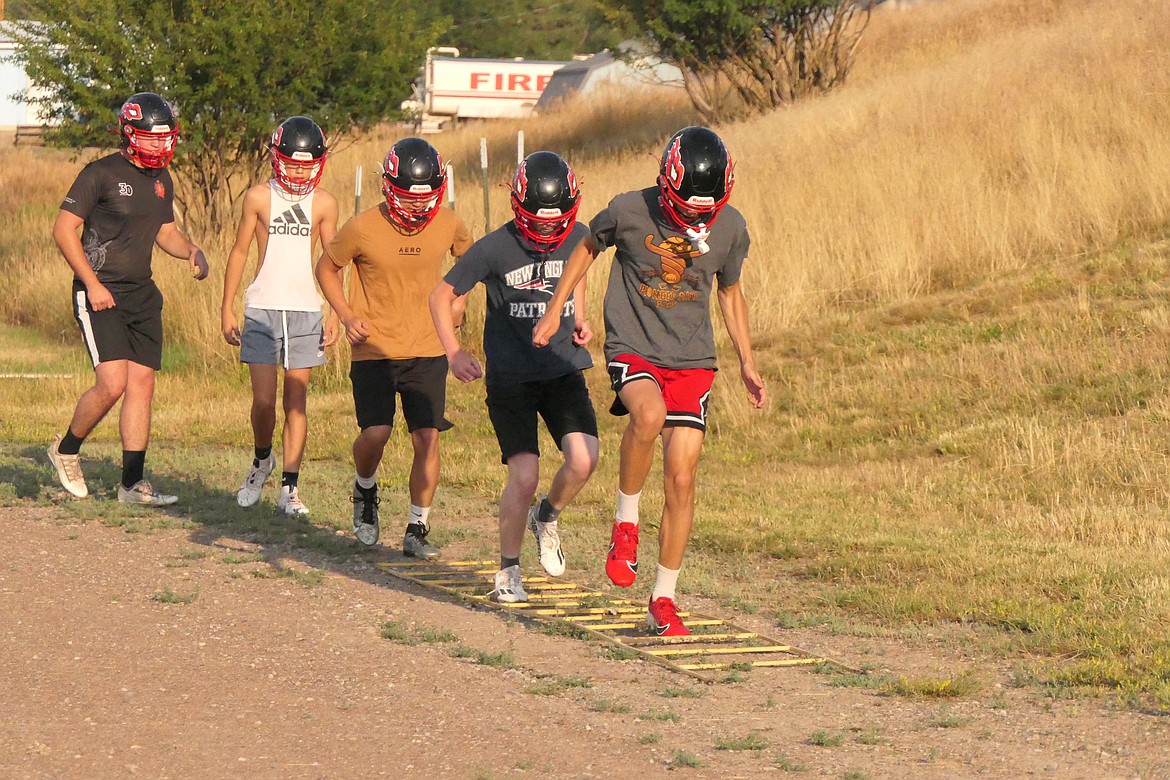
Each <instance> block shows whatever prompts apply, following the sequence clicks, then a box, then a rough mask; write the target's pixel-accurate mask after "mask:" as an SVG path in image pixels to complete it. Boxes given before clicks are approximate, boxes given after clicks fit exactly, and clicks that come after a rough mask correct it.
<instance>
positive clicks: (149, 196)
mask: <svg viewBox="0 0 1170 780" xmlns="http://www.w3.org/2000/svg"><path fill="white" fill-rule="evenodd" d="M174 197H175V188H174V184H173V183H172V181H171V174H170V172H169V171H168V170H167V169H165V168H151V169H145V170H144V169H142V168H139V167H138V166H136V165H134V164H133V163H131V162H130V161H129V160H127V159H126V158H125V157H123V156H122V154H121V153H120V152H115V153H114V154H110V155H107V156H105V157H102V158H101V159H100V160H94V161H93V162H91V163H90V164H89V165H87V166H85V167H84V168H83V169H82V170H81V173H79V174H78V175H77V180H76V181H74V182H73V186H72V187H70V188H69V194H68V195H66V196H65V201H64V202H63V203H62V204H61V208H62V209H64V210H65V211H68V212H69V213H71V214H76V215H77V216H79V217H81V218H82V219H83V220H85V225H84V227H83V228H82V231H81V246H82V248H83V249H84V250H85V257H86V259H87V260H89V265H90V267H91V268H93V270H94V273H96V274H97V278H98V281H100V282H101V283H102V284H113V285H119V286H120V285H135V284H141V283H142V282H146V281H149V280H150V258H151V252H152V250H153V248H154V239H155V238H156V237H157V236H158V231H159V228H161V227H162V226H163V225H165V224H167V223H168V222H174V221H175V211H174Z"/></svg>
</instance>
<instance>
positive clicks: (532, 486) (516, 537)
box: [493, 414, 540, 602]
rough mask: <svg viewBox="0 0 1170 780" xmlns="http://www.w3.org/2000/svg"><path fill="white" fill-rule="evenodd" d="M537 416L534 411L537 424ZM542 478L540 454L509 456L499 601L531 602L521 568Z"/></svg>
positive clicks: (503, 498) (502, 496)
mask: <svg viewBox="0 0 1170 780" xmlns="http://www.w3.org/2000/svg"><path fill="white" fill-rule="evenodd" d="M535 418H536V415H535V414H533V422H534V423H535ZM533 427H535V425H534V426H533ZM539 479H540V456H539V455H537V454H536V453H534V452H518V453H516V454H515V455H513V456H512V457H510V458H508V482H507V484H506V485H505V486H504V490H503V492H502V493H501V494H500V569H499V571H497V572H496V580H495V590H494V591H493V593H494V595H495V598H496V601H502V602H517V601H528V594H527V593H526V592H525V591H524V580H523V578H522V576H521V570H520V545H521V543H522V542H523V541H524V525H525V519H526V517H527V515H528V507H529V505H530V504H531V503H532V497H533V496H534V495H536V485H537V482H538V481H539Z"/></svg>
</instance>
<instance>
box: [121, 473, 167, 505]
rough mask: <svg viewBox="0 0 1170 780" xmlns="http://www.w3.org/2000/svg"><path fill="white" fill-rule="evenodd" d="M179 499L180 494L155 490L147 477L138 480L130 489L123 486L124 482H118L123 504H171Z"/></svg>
mask: <svg viewBox="0 0 1170 780" xmlns="http://www.w3.org/2000/svg"><path fill="white" fill-rule="evenodd" d="M178 500H179V497H178V496H168V495H167V494H166V493H157V492H155V489H154V488H153V487H151V486H150V483H149V482H147V481H146V480H145V479H140V480H138V481H137V482H135V483H134V484H133V485H132V486H131V487H130V488H129V489H127V488H124V487H122V483H120V482H119V483H118V501H119V502H121V503H123V504H143V505H145V506H170V505H171V504H173V503H175V502H176V501H178Z"/></svg>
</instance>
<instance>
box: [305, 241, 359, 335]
mask: <svg viewBox="0 0 1170 780" xmlns="http://www.w3.org/2000/svg"><path fill="white" fill-rule="evenodd" d="M341 271H342V269H341V267H339V266H338V265H337V264H336V263H334V262H333V260H332V259H330V257H329V253H328V252H323V253H322V254H321V258H320V259H319V260H317V271H316V274H317V284H318V285H320V287H321V294H322V295H324V296H325V300H326V301H328V302H329V306H330V308H331V309H333V311H335V312H337V316H338V317H340V318H341V323H342V324H343V325H345V337H346V338H347V339H348V340H349V343H350V344H362V343H364V342H365V341H366V339H368V338H369V337H370V326H369V325H368V324H367V323H366V322H365V321H364V320H362V319H361V318H360V317H358V316H356V315H355V314H354V313H353V309H351V308H350V307H349V302H348V301H346V300H345V284H343V283H342V281H341Z"/></svg>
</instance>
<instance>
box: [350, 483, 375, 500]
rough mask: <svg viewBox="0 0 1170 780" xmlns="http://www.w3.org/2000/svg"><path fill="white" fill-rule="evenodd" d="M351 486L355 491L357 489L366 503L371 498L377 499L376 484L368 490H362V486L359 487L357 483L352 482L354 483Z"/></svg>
mask: <svg viewBox="0 0 1170 780" xmlns="http://www.w3.org/2000/svg"><path fill="white" fill-rule="evenodd" d="M353 486H354V487H355V488H357V489H358V492H359V493H361V494H362V498H364V499H366V500H367V501H369V500H370V499H371V498H377V497H378V485H377V483H374V486H373V487H368V488H364V487H362V486H361V485H359V484H358V483H357V482H354V483H353Z"/></svg>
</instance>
